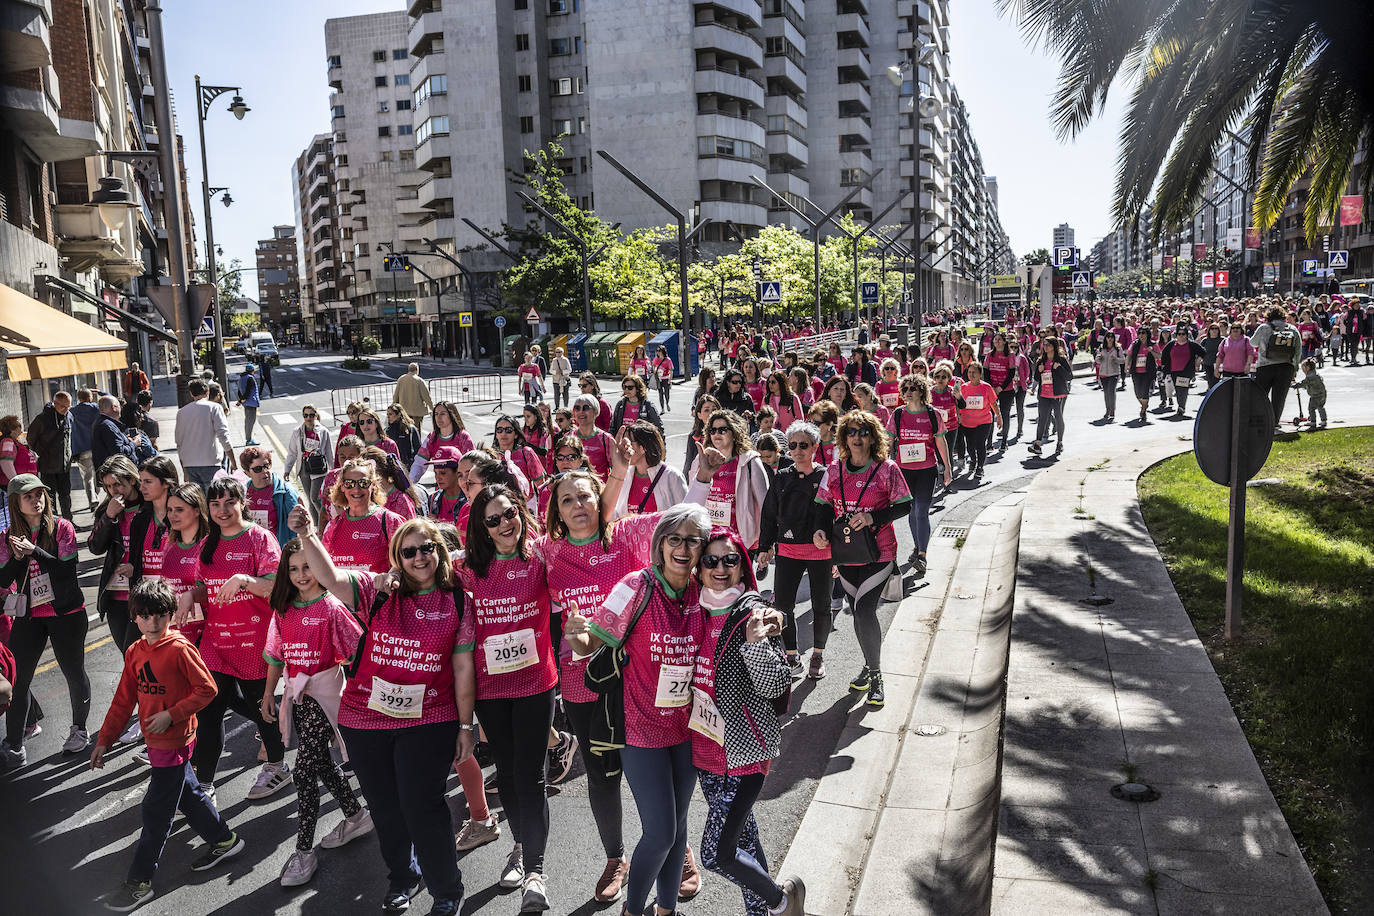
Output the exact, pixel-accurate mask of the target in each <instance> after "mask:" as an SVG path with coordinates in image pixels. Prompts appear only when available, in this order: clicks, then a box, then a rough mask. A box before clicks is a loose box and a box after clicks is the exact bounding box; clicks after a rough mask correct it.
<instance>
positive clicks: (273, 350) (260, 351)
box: [248, 331, 281, 366]
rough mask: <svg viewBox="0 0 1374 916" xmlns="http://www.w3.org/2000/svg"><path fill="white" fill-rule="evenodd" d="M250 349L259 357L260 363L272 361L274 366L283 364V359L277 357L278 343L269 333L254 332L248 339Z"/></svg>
mask: <svg viewBox="0 0 1374 916" xmlns="http://www.w3.org/2000/svg"><path fill="white" fill-rule="evenodd" d="M248 349H249V352H251V353H253V354H254V355H255V356H256V357H257V359H258V362H262V361H263V360H264V359H270V360H272V364H273V365H274V366H275V365H277V364H279V363H280V362H281V357H280V356H278V355H277V342H276V341H275V340H273V339H272V334H271V333H270V332H268V331H254V332H253V334H252V336H251V337H249V339H248Z"/></svg>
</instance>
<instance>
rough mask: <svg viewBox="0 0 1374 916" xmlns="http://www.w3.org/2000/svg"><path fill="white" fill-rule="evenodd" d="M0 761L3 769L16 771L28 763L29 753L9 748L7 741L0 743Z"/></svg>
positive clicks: (22, 749) (21, 749)
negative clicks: (3, 765) (2, 762)
mask: <svg viewBox="0 0 1374 916" xmlns="http://www.w3.org/2000/svg"><path fill="white" fill-rule="evenodd" d="M0 760H3V761H4V763H5V768H6V769H10V770H16V769H18V768H19V767H22V766H24V765H25V764H26V763H28V762H29V752H28V751H27V750H26V749H24V748H22V747H17V748H16V747H10V745H9V742H8V741H0Z"/></svg>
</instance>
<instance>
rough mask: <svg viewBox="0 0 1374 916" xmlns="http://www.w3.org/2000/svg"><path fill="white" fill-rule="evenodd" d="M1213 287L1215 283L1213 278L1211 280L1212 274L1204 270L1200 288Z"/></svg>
mask: <svg viewBox="0 0 1374 916" xmlns="http://www.w3.org/2000/svg"><path fill="white" fill-rule="evenodd" d="M1214 285H1215V282H1214V278H1213V275H1212V272H1211V271H1210V270H1204V271H1203V272H1202V288H1203V289H1211V288H1212V287H1213V286H1214Z"/></svg>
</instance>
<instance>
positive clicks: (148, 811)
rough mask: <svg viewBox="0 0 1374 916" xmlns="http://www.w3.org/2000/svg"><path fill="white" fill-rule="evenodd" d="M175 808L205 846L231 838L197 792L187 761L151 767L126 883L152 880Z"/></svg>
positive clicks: (198, 789) (212, 809)
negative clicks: (139, 830) (167, 765)
mask: <svg viewBox="0 0 1374 916" xmlns="http://www.w3.org/2000/svg"><path fill="white" fill-rule="evenodd" d="M178 808H179V809H181V813H182V814H184V815H186V823H187V824H188V825H189V826H190V828H191V829H192V830H194V831H195V832H196V833H197V834H198V835H199V836H200V838H201V839H202V840H204V841H205V842H207V843H223V842H224V841H225V840H227V839H229V837H230V836H232V835H233V832H232V831H231V830H230V829H229V825H228V824H226V823H225V822H224V818H223V817H222V816H220V813H219V811H217V810H216V809H215V803H214V802H212V801H210V799H209V797H208V796H207V795H206V794H205V793H204V792H203V791H201V788H200V781H199V780H198V779H196V774H195V771H194V770H192V769H191V761H189V760H188V761H186V762H185V763H183V764H182V765H181V766H179V767H177V766H171V767H153V768H152V778H151V779H149V780H148V791H147V792H146V793H145V794H144V796H143V833H142V834H140V835H139V838H138V849H137V850H136V851H135V852H134V861H133V864H132V865H130V866H129V880H130V881H151V880H153V875H154V874H155V873H156V872H157V860H158V859H160V858H162V847H163V846H165V845H167V836H168V834H170V833H171V832H172V816H173V815H175V814H176V812H177V809H178Z"/></svg>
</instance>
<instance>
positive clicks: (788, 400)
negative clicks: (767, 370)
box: [761, 369, 810, 431]
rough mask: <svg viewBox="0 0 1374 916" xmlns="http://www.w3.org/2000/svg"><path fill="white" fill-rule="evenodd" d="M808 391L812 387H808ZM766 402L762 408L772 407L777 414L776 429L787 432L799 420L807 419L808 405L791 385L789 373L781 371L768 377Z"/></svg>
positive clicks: (765, 386) (765, 387)
mask: <svg viewBox="0 0 1374 916" xmlns="http://www.w3.org/2000/svg"><path fill="white" fill-rule="evenodd" d="M807 387H808V389H809V388H810V386H809V385H808V386H807ZM764 392H765V397H764V402H763V405H761V406H766V407H771V408H773V411H774V412H775V413H776V414H777V423H776V427H775V428H776V429H778V430H780V431H781V430H785V429H787V427H789V426H791V425H792V424H793V423H795V422H797V421H798V420H805V419H806V405H805V404H803V403H802V400H801V397H799V396H798V395H797V394H796V393H795V392H794V391H793V390H792V386H791V384H790V383H789V380H788V377H787V373H786V372H784V371H783V370H781V369H779V370H778V371H776V372H773V373H772V374H770V375H769V376H768V380H767V382H765V383H764Z"/></svg>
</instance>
